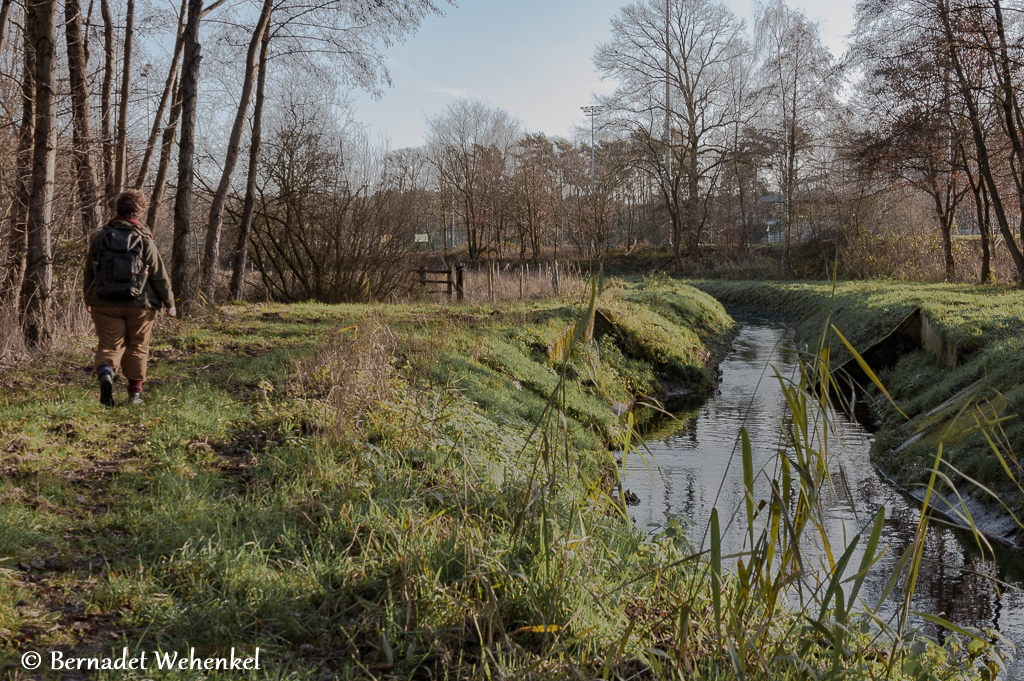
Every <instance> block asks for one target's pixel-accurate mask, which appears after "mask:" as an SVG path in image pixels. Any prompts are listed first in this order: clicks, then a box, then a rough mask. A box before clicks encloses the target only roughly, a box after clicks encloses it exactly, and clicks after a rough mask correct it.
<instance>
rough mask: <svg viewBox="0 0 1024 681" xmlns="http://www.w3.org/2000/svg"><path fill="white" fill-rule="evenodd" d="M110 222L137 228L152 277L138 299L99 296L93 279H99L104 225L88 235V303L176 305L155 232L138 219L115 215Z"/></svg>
mask: <svg viewBox="0 0 1024 681" xmlns="http://www.w3.org/2000/svg"><path fill="white" fill-rule="evenodd" d="M107 224H108V225H111V226H113V227H116V228H118V229H134V230H135V231H136V232H138V233H139V234H141V235H142V244H143V245H142V260H143V262H144V263H145V264H146V266H147V267H149V279H148V280H147V281H146V288H145V290H144V291H143V295H142V297H141V298H139V299H138V300H127V301H124V302H111V301H109V300H103V299H101V298H99V297H97V296H96V291H95V287H94V286H93V282H94V281H95V279H96V257H97V251H98V250H99V246H100V239H102V238H103V229H105V228H106V226H104V228H102V229H100V230H99V231H97V232H96V233H95V234H93V235H92V238H91V239H89V252H88V253H87V254H86V256H85V281H84V283H85V304H86V305H90V306H92V305H96V306H99V307H104V306H105V307H145V308H149V309H153V308H155V309H157V310H159V309H160V308H161V307H174V294H173V293H172V292H171V277H170V274H169V273H168V271H167V268H166V267H164V261H163V260H161V259H160V252H159V251H158V250H156V244H155V243H153V235H152V234H150V233H149V230H148V229H146V226H145V225H143V224H142V223H141V222H138V221H137V220H131V221H129V220H124V219H122V218H114V219H113V220H111V221H110V222H109V223H107Z"/></svg>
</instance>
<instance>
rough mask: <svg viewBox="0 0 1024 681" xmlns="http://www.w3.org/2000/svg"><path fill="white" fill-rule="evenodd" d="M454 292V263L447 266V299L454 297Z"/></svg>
mask: <svg viewBox="0 0 1024 681" xmlns="http://www.w3.org/2000/svg"><path fill="white" fill-rule="evenodd" d="M454 293H455V263H452V264H451V265H449V266H448V299H449V300H451V299H452V298H454V297H455V296H454Z"/></svg>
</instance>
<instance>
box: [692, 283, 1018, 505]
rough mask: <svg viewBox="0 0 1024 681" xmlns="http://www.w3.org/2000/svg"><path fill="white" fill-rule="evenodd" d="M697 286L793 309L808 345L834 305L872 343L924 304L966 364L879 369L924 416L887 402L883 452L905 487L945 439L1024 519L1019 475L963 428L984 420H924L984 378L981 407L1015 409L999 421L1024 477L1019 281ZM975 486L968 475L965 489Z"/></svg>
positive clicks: (955, 456)
mask: <svg viewBox="0 0 1024 681" xmlns="http://www.w3.org/2000/svg"><path fill="white" fill-rule="evenodd" d="M694 285H695V286H697V287H698V288H700V289H701V290H703V291H705V292H707V293H709V294H711V295H713V296H715V297H716V298H717V299H718V300H720V301H722V302H723V304H725V305H726V307H727V308H729V309H730V310H732V311H733V312H741V311H746V312H752V313H758V312H760V313H764V312H769V313H775V314H781V315H785V316H786V317H787V318H789V319H790V320H792V321H793V323H794V324H795V326H796V330H797V335H798V338H799V340H800V342H801V343H804V344H806V345H807V346H808V347H814V346H815V345H816V343H817V341H818V339H819V338H821V335H822V332H823V330H824V328H825V320H826V318H827V316H828V314H829V313H830V312H831V314H832V319H833V323H834V324H835V326H836V327H837V328H838V329H839V330H840V331H841V332H842V333H843V335H844V336H846V338H847V339H849V340H850V341H851V343H852V344H853V345H854V347H856V348H857V349H858V350H863V349H865V348H866V347H867V346H869V345H870V344H871V343H873V342H875V341H877V340H879V339H880V338H881V337H883V336H884V335H886V334H887V333H888V332H890V331H891V330H892V329H893V328H894V327H895V326H896V325H897V324H899V323H900V321H902V320H903V319H904V318H906V316H907V315H909V314H910V313H911V312H913V311H914V310H915V309H918V308H920V309H921V310H922V312H923V313H924V314H925V315H926V316H927V318H928V319H929V321H930V322H931V324H932V326H933V327H934V328H935V330H936V332H937V334H938V335H939V337H940V338H941V339H942V340H943V341H945V343H946V344H949V345H955V346H957V347H958V348H959V349H960V353H961V356H960V359H959V362H958V364H957V366H956V367H955V368H949V367H948V366H946V365H945V364H944V363H943V362H942V361H941V360H940V359H938V358H937V357H936V356H935V355H933V354H932V353H931V352H928V351H926V350H924V349H922V350H919V351H916V352H911V353H909V354H906V355H904V356H903V357H902V358H900V360H899V361H898V362H897V363H896V364H895V365H894V366H892V367H890V368H889V369H887V370H885V371H881V372H880V374H879V377H880V378H881V380H882V381H883V383H884V384H885V385H886V387H887V388H888V390H889V391H890V393H891V394H892V396H893V398H894V399H895V401H896V403H897V405H898V406H899V407H900V409H901V410H902V411H903V412H904V413H905V414H906V415H907V416H908V417H910V418H911V419H914V418H915V417H917V418H918V420H917V421H914V422H913V423H912V424H909V425H908V424H907V421H906V419H905V418H904V417H903V416H902V415H900V414H899V412H897V411H896V410H895V409H893V408H892V407H891V405H889V404H888V403H886V402H885V401H881V400H880V401H878V402H877V405H878V420H879V423H878V426H879V432H878V434H877V439H876V447H875V460H876V461H877V462H879V464H881V465H882V466H883V468H884V469H885V470H886V471H887V472H888V473H889V474H891V475H894V476H895V477H896V479H897V480H898V481H900V482H901V483H902V484H904V485H907V486H910V485H915V484H918V483H923V482H926V481H927V476H928V471H929V469H930V467H931V465H932V463H933V461H934V458H935V448H936V446H937V444H938V441H939V440H943V441H944V451H945V452H946V458H947V460H949V461H950V462H952V464H953V465H954V466H955V467H956V468H957V469H959V471H960V472H961V473H963V475H966V476H968V477H970V478H973V479H975V480H977V481H978V482H980V483H982V484H984V485H986V486H990V487H994V488H995V489H996V491H997V492H998V493H999V494H1000V496H1001V497H1002V498H1003V500H1004V501H1006V502H1007V503H1008V505H1009V506H1010V507H1011V508H1012V509H1013V510H1014V512H1015V513H1016V514H1017V515H1018V517H1021V518H1022V519H1024V495H1022V494H1021V490H1020V489H1019V488H1018V487H1017V485H1016V484H1014V483H1013V482H1011V480H1010V478H1009V476H1008V475H1007V474H1006V471H1005V469H1004V468H1003V465H1002V464H1001V463H1000V461H999V458H998V457H997V456H996V454H995V453H994V452H993V450H992V447H991V445H990V444H989V442H988V440H987V439H986V438H985V436H984V434H983V433H982V432H977V431H976V432H972V433H966V434H965V433H964V432H963V431H964V430H965V429H966V428H968V427H971V426H974V425H976V421H974V420H973V418H970V417H968V418H967V419H961V420H960V421H958V422H955V421H954V420H953V418H952V417H954V416H955V411H954V412H950V413H947V414H946V415H945V417H944V419H943V420H942V421H940V422H939V423H937V424H928V423H927V422H925V421H924V419H921V418H920V417H922V416H923V415H926V414H928V413H929V412H932V411H933V410H936V409H937V408H938V407H940V405H942V404H943V403H944V402H946V401H947V400H950V399H951V398H954V397H955V396H957V395H958V394H959V393H961V391H963V390H964V389H966V388H968V387H970V386H973V385H974V384H977V390H976V392H972V395H971V402H972V403H973V404H975V405H976V407H978V408H980V409H982V411H983V412H984V414H985V415H986V416H987V417H988V418H994V417H996V416H1011V417H1013V418H1010V419H1009V420H1007V421H1005V422H1003V423H1002V424H1000V427H999V429H998V431H997V432H998V435H999V436H1000V437H1002V438H1004V445H1005V446H1006V448H1007V449H1008V450H1009V452H1010V453H1011V457H1010V460H1009V464H1010V466H1011V471H1012V472H1013V473H1014V475H1015V477H1017V479H1018V480H1020V479H1021V472H1022V471H1021V469H1020V467H1019V466H1018V465H1017V462H1016V460H1014V458H1013V457H1012V453H1013V452H1015V453H1016V455H1018V456H1019V455H1021V454H1024V418H1020V417H1018V415H1021V414H1024V293H1022V292H1021V291H1020V290H1019V289H1013V288H1008V287H995V286H988V287H978V286H964V285H947V284H908V283H903V282H900V283H895V282H893V283H889V282H863V281H858V282H839V283H838V284H837V285H836V286H835V296H834V298H833V295H832V290H833V287H832V284H831V283H829V282H726V281H700V282H694ZM831 349H832V352H833V356H834V357H836V358H837V361H836V362H835V365H838V363H839V362H841V361H843V360H844V359H845V358H846V357H848V356H849V353H847V352H846V350H845V348H844V347H843V346H842V344H841V343H840V341H839V340H838V339H836V338H834V337H833V338H831ZM962 406H963V405H962V404H961V405H958V407H957V409H959V407H962ZM925 426H931V428H929V429H928V431H927V437H922V438H920V439H918V440H917V441H915V442H913V443H912V444H909V445H908V446H905V447H902V448H901V445H903V444H904V442H906V441H907V440H908V439H909V438H911V437H912V436H913V434H914V432H915V431H916V430H917V429H919V428H924V427H925ZM938 426H943V427H938ZM949 426H952V427H949ZM947 472H950V473H951V474H952V476H953V478H954V480H956V481H957V482H961V481H963V477H962V476H961V475H959V474H957V473H956V472H955V471H952V470H949V471H947ZM970 487H971V485H970V483H966V482H965V483H964V487H963V488H962V490H961V491H967V490H968V489H970ZM979 498H984V495H979ZM990 503H991V502H990Z"/></svg>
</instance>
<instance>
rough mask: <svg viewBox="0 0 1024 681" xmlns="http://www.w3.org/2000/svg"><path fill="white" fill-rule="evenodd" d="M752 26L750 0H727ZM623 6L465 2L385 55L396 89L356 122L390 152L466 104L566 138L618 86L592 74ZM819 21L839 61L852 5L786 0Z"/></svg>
mask: <svg viewBox="0 0 1024 681" xmlns="http://www.w3.org/2000/svg"><path fill="white" fill-rule="evenodd" d="M725 2H726V4H727V5H728V6H729V7H730V8H731V9H732V11H733V12H735V13H736V15H737V16H739V17H741V18H744V19H746V22H747V26H748V28H749V26H750V24H751V20H752V16H753V8H754V2H753V0H725ZM625 4H627V3H626V0H458V6H457V7H452V6H450V5H449V6H448V7H447V8H446V10H445V16H443V17H439V16H430V17H427V18H426V19H425V20H424V21H423V23H422V25H421V26H420V30H419V31H418V32H417V33H416V34H415V35H413V36H411V37H409V38H407V39H406V40H405V42H404V43H399V44H396V45H394V46H392V47H391V48H390V49H388V50H387V52H386V63H387V67H388V70H389V72H390V74H391V87H387V86H385V88H384V96H383V97H381V98H380V99H379V100H377V101H374V99H373V98H372V97H370V96H369V95H368V94H365V93H355V96H354V105H355V118H356V120H358V121H359V122H361V123H363V124H365V125H367V126H368V128H369V133H370V135H371V138H372V139H374V140H377V141H387V142H388V143H389V145H390V147H391V148H392V149H400V148H403V147H416V146H420V145H421V144H422V143H423V138H424V133H425V131H426V127H427V119H428V118H431V117H433V116H436V115H437V114H439V113H441V112H442V111H444V109H445V107H447V106H448V105H449V104H450V103H451V102H453V101H455V100H456V99H459V98H462V97H469V98H473V99H481V100H484V101H485V102H487V103H488V104H490V105H491V106H494V107H500V108H502V109H505V110H506V111H508V112H509V113H510V114H512V115H513V116H515V117H517V118H518V119H519V120H520V121H522V123H523V125H524V127H525V128H526V130H528V131H529V132H543V133H545V134H547V135H548V136H563V137H569V136H570V135H571V133H572V130H573V128H574V127H575V126H580V125H583V124H584V123H585V121H586V117H585V116H584V114H583V112H582V111H580V107H581V106H586V105H588V104H590V103H591V95H592V94H608V93H610V92H611V91H612V90H613V89H614V83H612V82H609V81H604V82H602V80H601V77H600V75H599V74H598V73H596V72H595V70H594V64H593V55H594V50H595V48H596V46H597V45H598V44H599V43H602V42H607V41H608V40H609V39H610V37H611V32H610V27H611V19H612V17H613V16H615V15H616V14H617V13H618V10H619V9H620V8H621V7H622V6H623V5H625ZM789 4H790V6H791V7H799V8H801V9H803V10H804V11H805V12H806V13H807V15H808V16H809V17H810V18H811V19H812V20H814V21H817V22H820V23H821V34H822V39H823V41H824V43H825V45H826V46H827V47H828V48H829V49H830V50H831V51H832V54H833V55H835V56H837V57H838V56H839V55H841V54H842V52H843V49H844V45H845V40H844V39H845V37H846V35H847V34H848V33H849V32H850V31H851V30H852V28H853V5H854V0H827V1H824V2H822V1H818V2H815V1H814V0H809V1H808V0H804V2H799V1H795V2H794V1H793V0H790V2H789Z"/></svg>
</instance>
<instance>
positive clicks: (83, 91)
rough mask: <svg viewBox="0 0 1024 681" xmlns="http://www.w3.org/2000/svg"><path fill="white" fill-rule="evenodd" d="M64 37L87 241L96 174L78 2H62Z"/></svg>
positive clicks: (94, 223)
mask: <svg viewBox="0 0 1024 681" xmlns="http://www.w3.org/2000/svg"><path fill="white" fill-rule="evenodd" d="M64 19H65V21H66V23H65V25H64V35H65V38H66V39H67V46H68V75H69V78H70V81H71V104H72V126H73V132H72V138H73V143H74V156H75V175H76V177H77V180H78V203H79V211H80V212H81V216H82V236H83V240H84V241H88V239H89V235H90V234H92V233H93V232H94V231H96V228H97V226H98V223H97V219H96V203H97V200H98V198H97V196H96V175H95V174H94V173H93V169H92V156H91V154H90V153H89V148H90V146H91V144H92V129H91V127H90V125H89V85H88V81H87V78H88V75H87V73H86V71H87V69H86V61H85V59H86V58H85V44H84V42H83V40H82V12H81V5H80V4H79V0H65V2H64Z"/></svg>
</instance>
